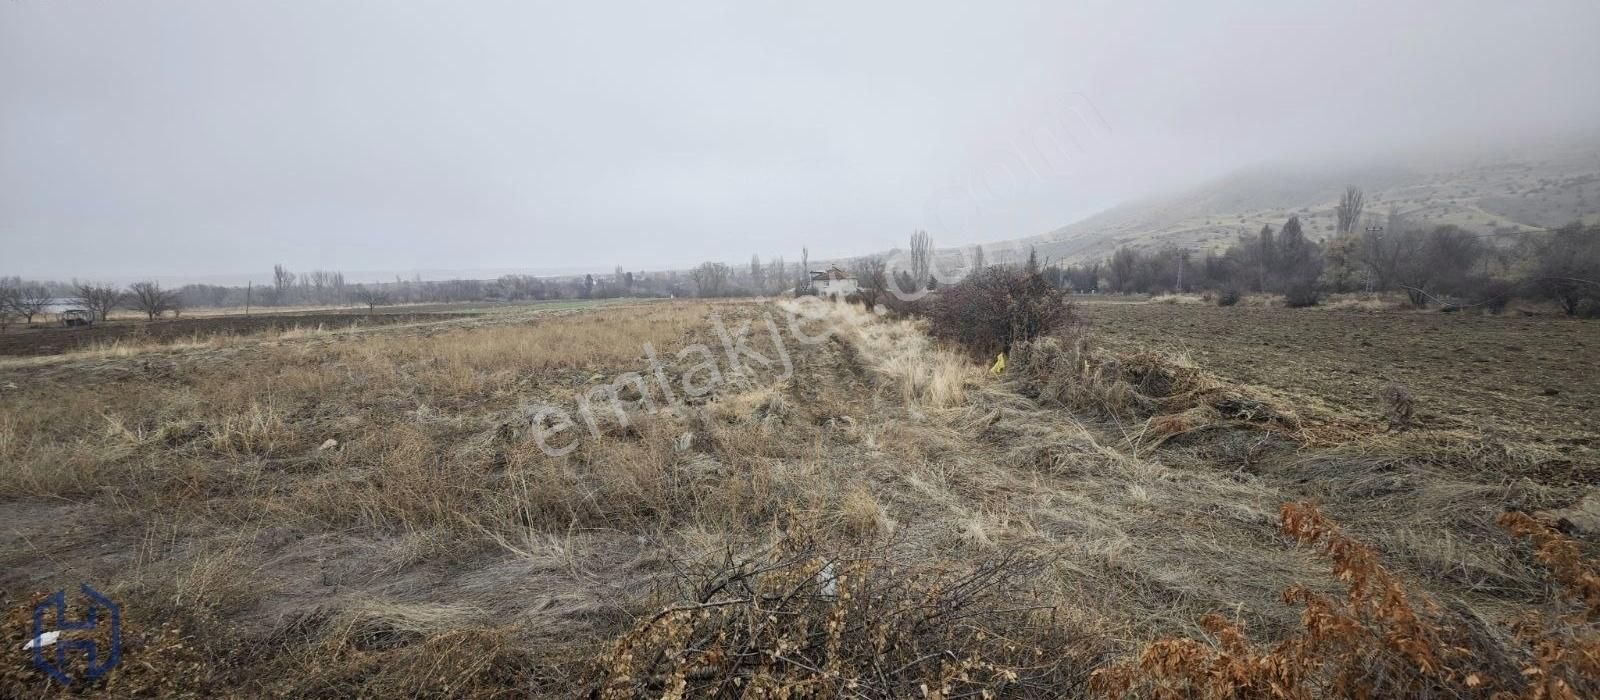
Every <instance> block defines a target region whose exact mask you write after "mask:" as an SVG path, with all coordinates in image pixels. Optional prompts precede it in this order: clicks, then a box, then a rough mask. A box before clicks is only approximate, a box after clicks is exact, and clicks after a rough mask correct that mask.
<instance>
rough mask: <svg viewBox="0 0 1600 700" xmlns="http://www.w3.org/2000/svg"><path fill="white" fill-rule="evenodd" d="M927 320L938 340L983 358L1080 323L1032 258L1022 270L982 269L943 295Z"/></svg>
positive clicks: (1064, 298) (1008, 268)
mask: <svg viewBox="0 0 1600 700" xmlns="http://www.w3.org/2000/svg"><path fill="white" fill-rule="evenodd" d="M929 317H930V319H931V321H932V325H931V328H930V330H931V331H932V333H933V335H934V336H935V337H938V338H940V339H941V340H945V341H947V342H950V343H953V344H955V345H957V346H959V347H961V348H963V349H965V350H966V351H968V352H969V353H971V354H973V355H974V356H976V357H981V358H993V357H994V355H995V353H999V352H1008V351H1010V350H1011V349H1012V347H1013V346H1014V345H1016V344H1018V343H1022V342H1026V341H1030V340H1033V339H1034V338H1038V337H1040V336H1043V335H1048V334H1050V333H1054V332H1057V331H1061V330H1064V329H1066V328H1067V327H1069V326H1071V325H1073V324H1074V323H1075V322H1076V321H1077V315H1076V314H1075V313H1074V309H1073V306H1072V304H1071V303H1070V302H1068V301H1067V300H1066V295H1065V293H1064V292H1063V291H1062V290H1061V289H1059V288H1057V287H1056V286H1055V285H1052V284H1050V282H1049V280H1047V279H1045V277H1044V275H1042V274H1040V272H1039V268H1038V266H1037V264H1035V263H1033V262H1032V258H1030V262H1029V264H1028V265H1027V266H1024V267H1021V268H1013V267H999V266H995V267H987V268H984V269H982V270H979V271H978V272H976V273H974V274H972V275H969V276H968V277H966V278H965V279H963V280H961V282H959V283H957V284H956V285H955V286H952V287H949V288H947V289H943V290H941V296H940V299H939V301H938V302H937V303H936V304H934V305H933V306H932V308H931V309H930V310H929Z"/></svg>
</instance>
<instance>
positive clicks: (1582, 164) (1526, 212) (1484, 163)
mask: <svg viewBox="0 0 1600 700" xmlns="http://www.w3.org/2000/svg"><path fill="white" fill-rule="evenodd" d="M1350 185H1354V186H1357V187H1360V188H1362V189H1363V190H1364V191H1365V193H1366V199H1367V206H1366V214H1367V216H1368V217H1380V216H1383V215H1386V214H1387V213H1388V212H1390V211H1391V210H1394V211H1399V212H1401V213H1404V214H1406V217H1407V219H1408V220H1410V221H1413V222H1415V223H1418V224H1421V225H1437V224H1455V225H1458V226H1461V227H1463V228H1466V229H1468V230H1471V231H1475V232H1479V233H1485V234H1497V233H1498V234H1514V233H1517V232H1524V231H1529V230H1537V229H1543V228H1549V227H1555V226H1560V225H1562V224H1565V223H1568V222H1570V221H1574V220H1583V221H1586V222H1589V221H1595V220H1597V219H1600V138H1583V139H1577V140H1563V141H1559V142H1553V143H1545V144H1540V145H1534V146H1518V147H1515V148H1502V149H1498V150H1489V149H1482V148H1480V149H1474V150H1471V151H1468V150H1456V151H1447V152H1432V153H1413V154H1405V155H1396V156H1392V157H1389V158H1368V159H1364V160H1363V161H1362V162H1344V163H1340V162H1337V161H1335V162H1328V161H1325V160H1320V159H1313V160H1308V161H1305V162H1293V163H1290V162H1279V163H1273V164H1264V165H1258V166H1255V167H1251V168H1246V169H1243V170H1239V171H1236V172H1233V173H1231V174H1228V175H1225V176H1222V177H1219V178H1216V179H1214V180H1211V181H1208V182H1205V183H1204V184H1201V185H1198V186H1195V187H1192V188H1189V189H1186V190H1181V191H1178V192H1175V193H1169V194H1164V195H1158V196H1152V197H1146V198H1141V199H1137V200H1134V201H1131V202H1128V203H1125V204H1121V205H1119V206H1116V207H1113V208H1110V209H1107V210H1105V211H1103V212H1100V213H1098V214H1095V215H1093V216H1090V217H1088V218H1085V219H1082V220H1080V221H1077V222H1074V223H1071V224H1069V225H1066V226H1063V227H1061V228H1059V229H1056V230H1054V231H1051V232H1049V233H1046V234H1042V235H1038V236H1031V237H1024V238H1020V239H1015V240H1006V241H999V242H992V243H986V244H985V246H986V247H987V248H990V249H992V251H994V252H999V253H1000V255H1002V256H1004V255H1006V254H1007V253H1006V252H1005V251H1007V250H1015V251H1023V250H1026V249H1027V248H1029V247H1032V248H1033V249H1035V250H1037V251H1038V253H1039V255H1040V257H1042V258H1049V259H1051V260H1056V261H1062V262H1074V261H1078V260H1084V259H1092V258H1098V257H1103V256H1106V255H1109V254H1110V253H1111V252H1112V251H1113V250H1115V249H1116V248H1117V247H1118V246H1122V245H1127V246H1130V247H1134V248H1155V247H1161V246H1168V245H1170V246H1176V247H1185V248H1193V249H1196V250H1205V249H1220V248H1223V247H1225V246H1227V244H1228V243H1230V242H1231V241H1233V240H1234V239H1235V238H1236V237H1237V236H1238V235H1239V234H1240V233H1246V232H1249V233H1254V232H1256V231H1258V230H1260V228H1261V227H1262V226H1263V225H1267V224H1271V225H1272V226H1274V227H1276V226H1279V225H1281V224H1282V223H1283V221H1284V220H1285V219H1287V218H1288V217H1289V216H1291V215H1294V216H1299V217H1300V219H1301V222H1302V223H1303V224H1304V225H1305V228H1306V231H1307V233H1308V234H1309V235H1310V236H1311V237H1313V238H1318V239H1320V238H1324V237H1327V236H1329V235H1331V234H1332V233H1333V231H1334V212H1333V207H1334V205H1335V204H1336V203H1337V202H1338V199H1339V195H1340V193H1341V192H1343V190H1344V188H1345V187H1347V186H1350ZM991 257H993V252H991Z"/></svg>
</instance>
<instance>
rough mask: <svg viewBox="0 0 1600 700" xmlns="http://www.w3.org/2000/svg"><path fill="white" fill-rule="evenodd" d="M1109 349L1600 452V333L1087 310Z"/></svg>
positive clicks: (1578, 328) (1505, 324) (1574, 328)
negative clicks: (1396, 399) (1391, 404)
mask: <svg viewBox="0 0 1600 700" xmlns="http://www.w3.org/2000/svg"><path fill="white" fill-rule="evenodd" d="M1080 308H1081V310H1082V313H1083V315H1084V316H1085V317H1087V318H1088V319H1089V322H1090V324H1091V325H1092V328H1093V332H1094V333H1095V335H1096V337H1097V338H1099V340H1100V342H1101V343H1103V344H1105V345H1107V346H1109V347H1112V348H1118V349H1124V350H1133V349H1138V350H1156V351H1165V352H1176V353H1187V354H1188V355H1189V356H1190V357H1191V358H1192V359H1193V361H1194V362H1196V363H1197V364H1199V365H1201V366H1204V367H1205V368H1206V369H1207V370H1209V371H1211V372H1213V373H1215V374H1217V375H1219V376H1221V377H1224V378H1226V379H1228V380H1231V381H1234V382H1238V383H1243V384H1254V385H1258V386H1262V387H1265V388H1267V389H1270V390H1275V391H1278V392H1281V393H1283V394H1286V395H1292V397H1293V398H1295V399H1297V400H1313V401H1315V400H1318V399H1320V400H1321V401H1322V402H1326V404H1327V405H1328V407H1330V408H1333V409H1336V410H1339V411H1340V412H1343V413H1348V414H1351V415H1353V416H1356V417H1359V418H1362V419H1365V420H1369V421H1372V422H1374V423H1379V424H1381V423H1382V422H1383V419H1382V409H1381V407H1380V406H1379V404H1378V400H1377V396H1378V390H1379V389H1380V388H1382V387H1383V386H1384V385H1385V384H1387V383H1389V382H1398V383H1400V384H1403V385H1405V386H1406V387H1408V388H1409V389H1411V391H1412V392H1413V393H1414V394H1415V395H1416V397H1417V411H1418V414H1419V417H1420V418H1421V420H1422V421H1423V424H1424V426H1425V427H1429V428H1440V429H1446V428H1465V429H1473V430H1483V431H1486V432H1490V433H1497V434H1502V435H1505V434H1510V435H1514V436H1515V437H1516V438H1517V439H1518V440H1519V441H1524V442H1533V443H1542V444H1545V445H1548V446H1551V447H1554V448H1557V449H1561V450H1562V451H1564V452H1568V453H1572V454H1579V453H1586V452H1589V451H1590V450H1591V449H1593V448H1600V371H1597V370H1600V323H1595V322H1593V321H1582V320H1575V319H1569V318H1565V317H1559V316H1537V317H1520V316H1519V317H1511V316H1492V315H1462V314H1445V313H1438V312H1412V311H1377V312H1371V311H1338V310H1327V309H1285V308H1271V307H1249V306H1235V307H1225V308H1222V307H1216V306H1211V305H1201V304H1147V303H1117V302H1088V303H1081V304H1080Z"/></svg>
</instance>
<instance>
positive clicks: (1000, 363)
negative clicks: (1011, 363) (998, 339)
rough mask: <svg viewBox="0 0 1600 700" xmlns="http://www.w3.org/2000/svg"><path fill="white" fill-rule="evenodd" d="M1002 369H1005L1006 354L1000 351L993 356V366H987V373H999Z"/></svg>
mask: <svg viewBox="0 0 1600 700" xmlns="http://www.w3.org/2000/svg"><path fill="white" fill-rule="evenodd" d="M1004 371H1006V354H1005V353H1003V352H1002V353H1000V354H998V355H995V356H994V366H993V367H990V368H989V374H999V373H1001V372H1004Z"/></svg>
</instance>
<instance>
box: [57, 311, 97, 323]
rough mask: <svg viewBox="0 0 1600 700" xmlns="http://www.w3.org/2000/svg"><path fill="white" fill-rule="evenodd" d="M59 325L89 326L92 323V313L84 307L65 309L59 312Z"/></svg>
mask: <svg viewBox="0 0 1600 700" xmlns="http://www.w3.org/2000/svg"><path fill="white" fill-rule="evenodd" d="M61 325H63V326H90V325H94V314H92V313H90V312H88V311H87V310H84V309H67V310H66V311H63V312H61Z"/></svg>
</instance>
